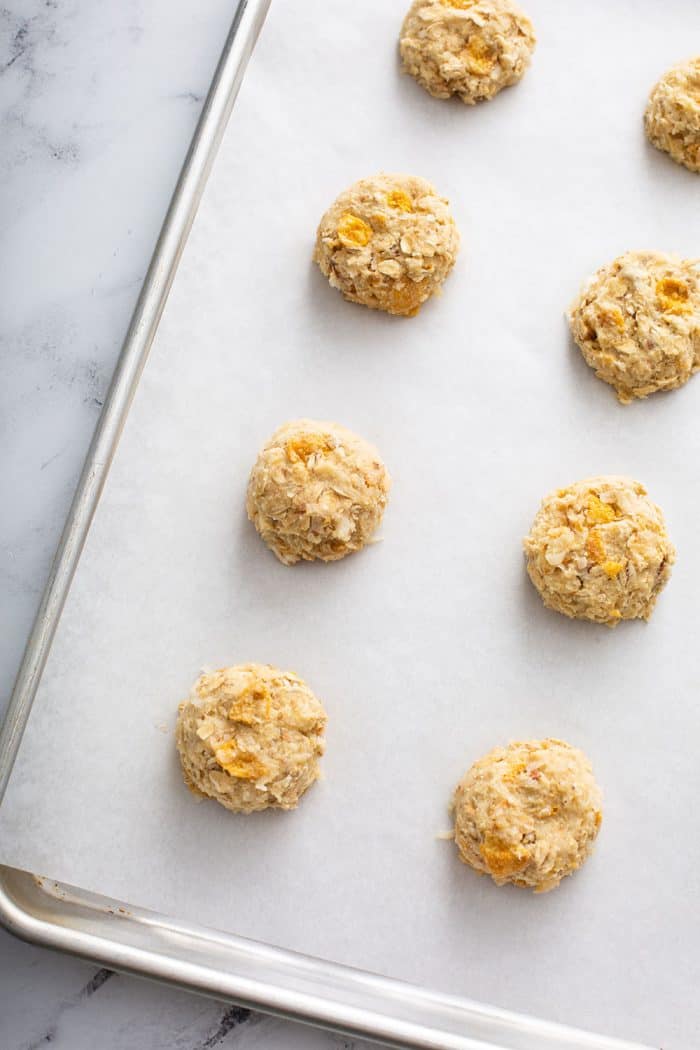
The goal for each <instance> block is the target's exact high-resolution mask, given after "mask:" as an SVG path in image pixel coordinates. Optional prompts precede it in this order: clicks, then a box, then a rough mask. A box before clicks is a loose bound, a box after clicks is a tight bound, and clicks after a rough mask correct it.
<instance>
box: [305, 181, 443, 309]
mask: <svg viewBox="0 0 700 1050" xmlns="http://www.w3.org/2000/svg"><path fill="white" fill-rule="evenodd" d="M458 249H459V233H458V232H457V227H456V226H455V223H454V219H453V218H452V216H451V215H450V210H449V202H448V201H446V200H445V198H444V197H440V196H439V194H438V192H437V190H436V189H435V187H434V186H431V185H430V183H429V182H426V180H425V179H420V178H418V177H417V176H415V175H375V176H374V178H371V179H360V181H359V182H356V183H355V184H354V185H353V186H351V187H350V189H348V190H346V191H345V192H344V193H341V194H340V196H339V197H338V199H337V200H336V202H335V203H334V204H332V205H331V207H330V208H329V209H328V211H327V212H326V214H325V215H324V216H323V218H322V219H321V222H320V225H319V227H318V231H317V233H316V248H315V250H314V259H315V261H316V262H317V263H318V265H319V266H320V268H321V272H322V273H323V274H325V276H326V277H327V278H328V280H329V282H330V284H331V287H333V288H338V289H340V291H341V292H342V293H343V295H344V296H345V298H346V299H349V300H350V301H351V302H353V303H362V305H363V306H369V308H370V309H371V310H386V312H387V313H390V314H400V315H402V316H404V317H414V316H415V315H416V314H417V313H418V311H419V310H420V308H421V304H422V303H424V302H425V301H426V299H429V298H430V296H431V295H436V294H437V293H438V292H439V290H440V286H441V285H442V282H443V281H444V280H445V278H446V277H447V275H448V274H449V272H450V270H451V269H452V267H453V266H454V261H455V259H456V257H457V251H458Z"/></svg>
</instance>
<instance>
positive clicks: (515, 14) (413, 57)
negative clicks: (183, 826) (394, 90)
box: [399, 0, 536, 106]
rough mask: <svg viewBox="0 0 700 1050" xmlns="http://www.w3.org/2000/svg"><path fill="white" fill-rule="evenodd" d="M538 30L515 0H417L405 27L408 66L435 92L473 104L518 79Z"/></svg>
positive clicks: (403, 51)
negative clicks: (457, 97)
mask: <svg viewBox="0 0 700 1050" xmlns="http://www.w3.org/2000/svg"><path fill="white" fill-rule="evenodd" d="M535 43H536V41H535V33H534V30H533V28H532V23H531V22H530V19H529V18H528V17H527V15H525V14H523V12H522V11H521V10H520V8H518V7H517V6H516V5H515V4H514V3H511V0H414V3H413V4H411V7H410V9H409V12H408V14H407V15H406V18H405V20H404V23H403V27H402V29H401V39H400V43H399V49H400V52H401V59H402V61H403V68H404V70H405V72H406V73H410V74H411V76H413V77H415V78H416V80H417V81H418V83H419V84H421V85H422V86H423V87H424V88H425V90H426V91H429V92H430V94H431V95H434V96H435V97H436V98H449V97H450V96H451V95H458V96H459V98H461V100H462V102H466V103H467V105H469V106H472V105H474V103H475V102H482V101H484V100H486V99H490V98H493V96H494V95H497V94H498V92H499V91H501V90H502V88H504V87H509V86H510V85H511V84H516V83H517V82H518V81H519V80H520V78H521V77H522V75H523V73H524V72H525V70H526V69H527V67H528V65H529V64H530V57H531V55H532V52H533V51H534V49H535Z"/></svg>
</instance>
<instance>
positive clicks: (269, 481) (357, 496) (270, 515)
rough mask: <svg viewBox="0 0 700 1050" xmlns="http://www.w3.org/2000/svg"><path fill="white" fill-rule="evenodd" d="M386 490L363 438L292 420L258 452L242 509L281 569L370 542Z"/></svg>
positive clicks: (385, 478) (381, 469) (380, 467)
mask: <svg viewBox="0 0 700 1050" xmlns="http://www.w3.org/2000/svg"><path fill="white" fill-rule="evenodd" d="M390 486H391V478H390V477H389V473H388V471H387V469H386V467H385V466H384V464H383V463H382V461H381V458H380V456H379V453H378V452H377V450H376V448H374V446H373V445H370V444H369V442H368V441H365V440H364V439H363V438H361V437H358V436H357V434H353V433H352V431H350V430H346V429H345V427H341V426H340V425H339V424H338V423H319V422H316V421H315V420H313V419H296V420H293V421H292V422H290V423H285V424H284V425H283V426H281V427H280V428H279V430H276V431H275V433H274V434H273V435H272V437H271V438H270V440H269V441H268V442H267V444H266V445H265V447H264V448H263V449H262V451H261V452H260V455H259V456H258V458H257V461H256V463H255V465H254V467H253V469H252V471H251V474H250V480H249V482H248V498H247V503H246V509H247V511H248V517H249V518H250V520H251V521H252V522H253V524H254V525H255V528H256V529H257V530H258V532H259V533H260V535H261V536H262V538H263V539H264V541H265V543H266V544H267V545H268V547H269V548H270V549H271V550H272V551H274V553H275V554H276V555H277V557H278V558H279V560H280V561H281V562H284V564H285V565H293V564H294V563H295V562H297V561H299V560H300V559H303V560H305V561H314V560H315V559H320V560H321V561H337V560H338V559H339V558H344V557H345V555H346V554H352V552H353V551H359V550H360V549H361V548H362V547H364V546H365V544H366V543H369V542H370V539H371V537H372V534H373V533H374V531H375V529H376V528H377V527H378V525H379V523H380V522H381V520H382V515H383V514H384V508H385V507H386V504H387V500H388V495H389V488H390Z"/></svg>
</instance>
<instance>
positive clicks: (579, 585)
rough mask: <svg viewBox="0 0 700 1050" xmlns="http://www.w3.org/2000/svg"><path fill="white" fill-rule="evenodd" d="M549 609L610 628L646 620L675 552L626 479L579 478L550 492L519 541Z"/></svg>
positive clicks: (654, 512) (656, 512)
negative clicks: (624, 622) (524, 535)
mask: <svg viewBox="0 0 700 1050" xmlns="http://www.w3.org/2000/svg"><path fill="white" fill-rule="evenodd" d="M524 547H525V555H526V557H527V571H528V574H529V576H530V579H531V580H532V582H533V583H534V585H535V587H536V588H537V590H538V591H539V592H540V597H541V598H542V601H543V602H544V604H545V605H546V606H547V607H548V608H549V609H554V610H555V611H556V612H560V613H563V614H564V616H570V617H573V618H575V619H578V620H592V621H594V622H595V623H604V624H607V625H608V626H609V627H615V626H616V625H617V623H618V622H619V621H620V620H634V619H636V618H641V619H644V620H648V619H649V617H650V616H651V613H652V610H653V608H654V605H655V604H656V599H657V598H658V596H659V594H660V593H661V591H662V590H663V588H664V586H665V584H666V582H667V580H668V578H669V576H670V575H671V566H672V565H673V563H674V561H675V558H676V552H675V550H674V548H673V545H672V543H671V541H670V540H669V538H668V535H667V533H666V526H665V524H664V518H663V514H662V513H661V510H660V508H659V507H657V506H656V504H655V503H652V501H651V500H650V499H649V497H648V496H647V493H646V489H645V488H644V486H643V485H640V484H639V482H638V481H632V480H631V478H624V477H616V476H607V477H598V478H586V480H585V481H577V482H576V483H575V484H574V485H569V487H568V488H565V489H558V490H557V491H556V492H552V493H550V495H549V496H547V497H546V498H545V499H544V500H543V501H542V505H541V507H540V509H539V511H538V513H537V516H536V518H535V520H534V522H533V524H532V528H531V529H530V533H529V535H528V536H526V538H525V540H524Z"/></svg>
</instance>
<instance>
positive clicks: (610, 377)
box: [568, 252, 700, 404]
mask: <svg viewBox="0 0 700 1050" xmlns="http://www.w3.org/2000/svg"><path fill="white" fill-rule="evenodd" d="M568 317H569V325H570V327H571V334H572V335H573V337H574V340H575V341H576V343H577V344H578V346H579V347H580V349H581V353H582V354H583V356H584V358H585V361H586V363H587V364H588V365H590V367H591V368H593V369H595V374H596V375H597V376H598V378H599V379H602V380H603V381H604V382H606V383H610V385H611V386H612V387H614V388H615V390H616V392H617V396H618V398H619V399H620V401H621V402H622V403H623V404H629V402H630V401H632V399H633V398H636V397H647V396H648V395H649V394H653V393H654V392H655V391H657V390H671V389H673V388H674V387H677V386H682V385H683V383H685V382H687V380H688V379H689V378H690V376H691V375H693V373H694V372H697V370H698V368H700V267H699V266H698V264H697V263H691V262H686V261H684V260H682V259H676V258H674V257H673V256H671V255H664V254H662V253H661V252H628V253H627V254H626V255H621V256H620V257H619V258H618V259H615V260H614V261H613V262H611V263H609V264H608V265H607V266H603V267H602V268H601V269H600V270H598V272H597V273H595V274H594V275H593V277H591V279H590V280H589V281H588V283H587V284H586V286H585V287H584V289H583V291H582V292H581V294H580V295H579V297H578V298H577V299H576V300H575V301H574V302H573V303H572V305H571V307H570V309H569V314H568Z"/></svg>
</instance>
